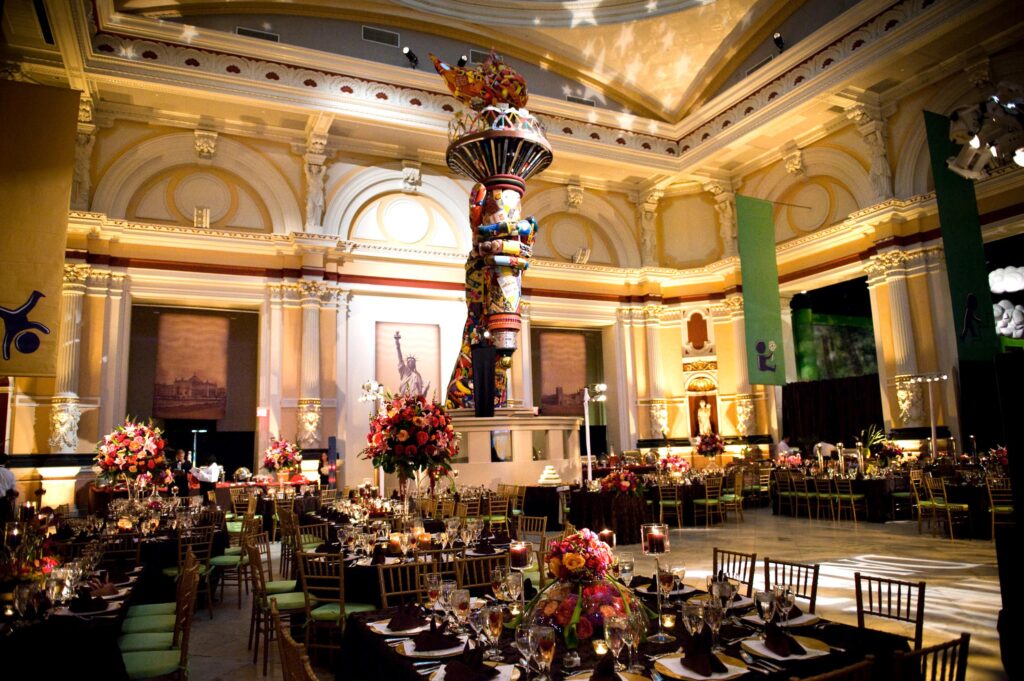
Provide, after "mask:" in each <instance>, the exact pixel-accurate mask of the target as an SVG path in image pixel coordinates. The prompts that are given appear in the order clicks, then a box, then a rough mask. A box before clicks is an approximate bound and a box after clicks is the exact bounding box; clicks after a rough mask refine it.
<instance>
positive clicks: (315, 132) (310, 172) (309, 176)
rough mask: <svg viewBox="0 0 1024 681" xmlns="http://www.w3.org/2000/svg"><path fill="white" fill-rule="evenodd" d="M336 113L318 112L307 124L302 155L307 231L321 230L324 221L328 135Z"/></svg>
mask: <svg viewBox="0 0 1024 681" xmlns="http://www.w3.org/2000/svg"><path fill="white" fill-rule="evenodd" d="M333 121H334V115H333V114H329V113H317V114H315V115H314V116H312V117H311V118H310V120H309V123H308V125H307V126H306V148H305V154H303V156H302V160H303V161H304V163H303V165H302V170H303V173H304V174H305V176H306V224H305V231H307V232H321V231H323V222H324V191H325V186H324V184H325V180H326V179H327V166H326V165H325V162H326V161H327V158H328V153H327V137H328V135H329V134H330V130H331V123H332V122H333Z"/></svg>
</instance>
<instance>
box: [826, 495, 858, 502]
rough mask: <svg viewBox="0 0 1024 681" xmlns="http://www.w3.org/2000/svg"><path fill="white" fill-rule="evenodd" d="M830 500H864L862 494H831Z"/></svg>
mask: <svg viewBox="0 0 1024 681" xmlns="http://www.w3.org/2000/svg"><path fill="white" fill-rule="evenodd" d="M832 498H833V499H836V500H840V499H842V500H843V501H862V500H863V499H864V495H863V494H833V495H832Z"/></svg>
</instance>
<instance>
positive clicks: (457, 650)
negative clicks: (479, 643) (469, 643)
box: [395, 634, 469, 659]
mask: <svg viewBox="0 0 1024 681" xmlns="http://www.w3.org/2000/svg"><path fill="white" fill-rule="evenodd" d="M468 638H469V636H467V635H466V634H459V641H461V643H459V645H457V646H454V647H452V648H443V649H441V650H425V651H422V652H420V651H418V650H416V644H415V643H414V642H413V641H412V640H411V639H410V640H408V641H401V642H399V644H398V645H396V646H395V651H397V652H398V654H399V655H401V656H403V657H416V658H419V659H432V658H435V657H455V656H456V655H461V654H462V651H463V650H465V649H466V639H468Z"/></svg>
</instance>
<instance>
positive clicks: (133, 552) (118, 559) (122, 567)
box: [100, 532, 142, 573]
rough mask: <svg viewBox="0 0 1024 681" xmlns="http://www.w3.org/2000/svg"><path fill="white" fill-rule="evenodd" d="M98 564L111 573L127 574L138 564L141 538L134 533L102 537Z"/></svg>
mask: <svg viewBox="0 0 1024 681" xmlns="http://www.w3.org/2000/svg"><path fill="white" fill-rule="evenodd" d="M101 546H102V548H103V558H102V559H101V560H100V564H101V565H102V566H103V567H105V568H107V569H109V570H111V571H112V572H115V573H118V572H127V571H129V570H131V569H132V568H134V567H135V566H137V565H138V564H139V556H140V555H141V551H142V541H141V537H140V536H139V535H138V534H137V533H135V532H127V533H124V534H114V535H109V536H104V537H103V539H102V544H101Z"/></svg>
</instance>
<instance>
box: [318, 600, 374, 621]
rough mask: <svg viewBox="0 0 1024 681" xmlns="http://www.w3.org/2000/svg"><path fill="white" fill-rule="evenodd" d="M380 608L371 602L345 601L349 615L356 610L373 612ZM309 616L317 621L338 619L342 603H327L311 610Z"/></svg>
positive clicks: (346, 611)
mask: <svg viewBox="0 0 1024 681" xmlns="http://www.w3.org/2000/svg"><path fill="white" fill-rule="evenodd" d="M379 609H380V608H378V607H377V606H376V605H372V604H370V603H345V613H346V614H348V615H351V614H352V613H354V612H372V611H374V610H379ZM309 616H310V617H311V618H312V619H313V620H314V621H316V622H334V621H337V620H338V618H339V617H340V616H341V605H340V604H338V603H326V604H324V605H321V606H320V607H318V608H313V609H312V610H310V611H309Z"/></svg>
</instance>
